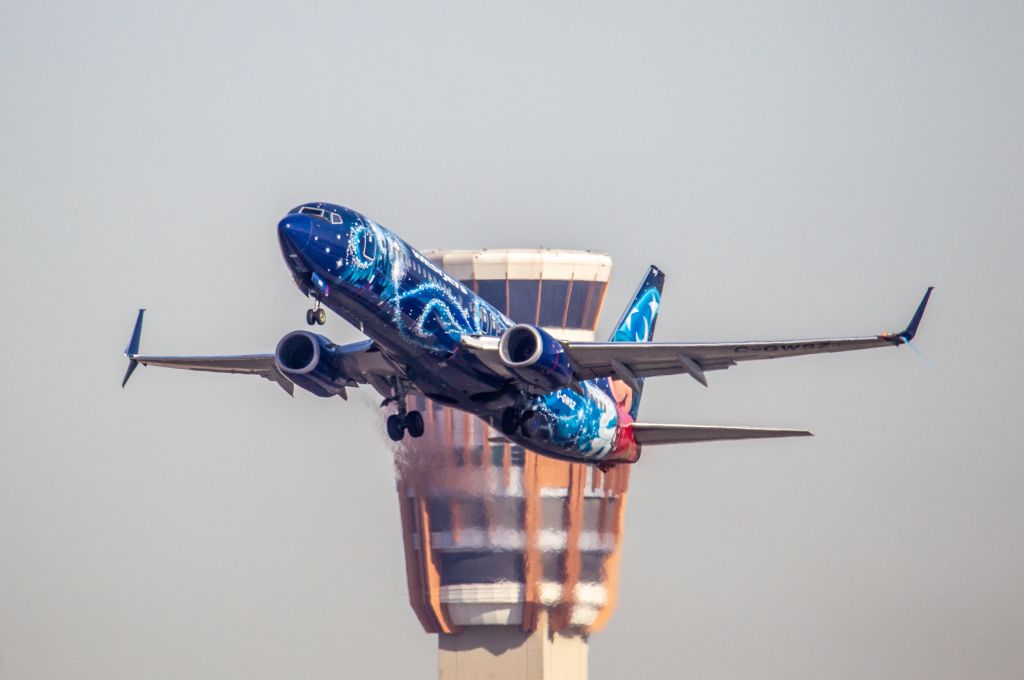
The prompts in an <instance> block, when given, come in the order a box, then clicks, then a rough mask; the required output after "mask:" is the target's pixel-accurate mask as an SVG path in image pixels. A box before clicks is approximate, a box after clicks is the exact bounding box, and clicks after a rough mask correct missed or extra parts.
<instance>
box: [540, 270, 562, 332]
mask: <svg viewBox="0 0 1024 680" xmlns="http://www.w3.org/2000/svg"><path fill="white" fill-rule="evenodd" d="M568 294H569V282H568V281H558V280H553V279H545V280H544V281H543V282H542V283H541V289H540V325H541V326H554V327H557V328H560V327H562V325H563V324H564V323H565V319H564V317H565V316H566V304H565V303H566V301H567V300H566V298H567V296H568Z"/></svg>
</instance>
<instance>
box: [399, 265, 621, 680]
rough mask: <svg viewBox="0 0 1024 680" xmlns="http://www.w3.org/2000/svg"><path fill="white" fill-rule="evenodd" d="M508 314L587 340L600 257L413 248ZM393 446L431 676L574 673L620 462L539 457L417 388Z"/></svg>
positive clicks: (595, 616)
mask: <svg viewBox="0 0 1024 680" xmlns="http://www.w3.org/2000/svg"><path fill="white" fill-rule="evenodd" d="M424 254H425V255H426V256H427V257H429V258H430V259H431V260H432V261H433V262H435V263H436V264H438V265H440V266H441V267H443V268H444V269H445V270H446V271H448V273H450V274H451V275H452V276H453V277H454V278H457V279H459V280H460V281H462V282H463V283H464V284H465V285H466V286H468V287H470V288H472V289H473V290H474V291H476V292H477V293H478V294H479V295H481V296H482V297H484V298H486V299H487V301H488V302H490V303H491V304H493V305H494V306H496V307H498V308H499V309H501V310H503V311H504V312H506V314H508V316H510V317H511V318H512V319H513V320H515V321H524V322H533V323H536V324H537V325H539V326H541V327H543V328H545V329H546V330H548V331H549V332H550V333H551V334H552V335H554V336H555V337H557V338H563V339H571V340H592V339H593V338H594V330H595V328H596V327H597V322H598V319H599V317H600V313H601V307H602V304H603V303H604V295H605V289H606V287H607V284H608V277H609V275H610V273H611V259H610V258H609V257H608V256H607V255H605V254H603V253H594V252H586V251H566V250H479V251H428V252H426V253H424ZM409 400H410V404H409V407H410V408H417V409H419V410H420V411H422V413H423V415H424V420H425V421H426V433H425V435H424V436H423V437H422V438H420V439H411V438H406V439H405V440H404V441H403V442H402V443H401V444H399V445H396V447H395V465H396V470H397V484H398V502H399V509H400V511H401V518H402V535H403V539H404V542H405V563H406V573H407V577H408V587H409V602H410V604H411V605H412V608H413V611H414V612H415V613H416V616H417V617H418V618H419V620H420V623H421V624H422V625H423V628H424V630H426V631H427V632H430V633H437V636H438V673H439V676H440V677H441V678H443V679H444V680H469V679H474V680H475V679H476V678H529V679H531V680H534V679H541V678H560V679H566V680H578V679H583V678H586V677H587V651H588V647H587V645H588V636H589V633H590V632H591V631H595V630H599V629H600V628H601V627H602V626H603V625H604V624H605V623H606V622H607V621H608V618H609V617H610V616H611V613H612V609H613V608H614V605H615V594H616V588H617V581H618V571H619V555H620V550H621V545H622V518H623V511H624V507H625V500H626V489H627V485H628V482H629V472H630V467H629V466H628V465H623V466H619V467H616V468H614V469H612V470H610V471H609V472H608V473H607V474H602V473H601V472H600V471H599V470H597V469H596V468H594V467H592V466H588V465H583V464H576V463H565V462H561V461H557V460H553V459H551V458H546V457H543V456H539V455H537V454H535V453H533V452H532V451H529V450H524V449H523V448H522V447H520V446H518V445H515V444H511V443H509V442H508V441H507V440H505V439H503V438H502V437H501V434H500V432H497V431H496V430H494V429H492V428H490V427H488V426H487V425H486V424H485V423H483V422H482V421H480V420H479V419H477V418H474V417H472V416H470V415H468V414H465V413H462V412H459V411H455V410H453V409H450V408H446V407H444V406H443V405H441V404H438V403H434V402H431V401H429V400H427V399H426V398H424V397H409Z"/></svg>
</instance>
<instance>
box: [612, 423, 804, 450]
mask: <svg viewBox="0 0 1024 680" xmlns="http://www.w3.org/2000/svg"><path fill="white" fill-rule="evenodd" d="M630 427H631V428H632V431H633V437H634V438H635V439H636V441H637V443H638V444H641V445H646V444H652V445H653V444H688V443H693V442H712V441H724V440H730V439H770V438H775V437H812V436H814V435H813V434H812V433H811V432H808V431H807V430H788V429H779V428H762V427H726V426H721V425H663V424H658V423H633V424H632V425H630Z"/></svg>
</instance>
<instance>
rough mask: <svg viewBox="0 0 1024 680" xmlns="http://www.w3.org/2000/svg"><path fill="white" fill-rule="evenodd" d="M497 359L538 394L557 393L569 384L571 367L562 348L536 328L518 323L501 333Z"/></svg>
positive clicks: (556, 341) (567, 356) (558, 343)
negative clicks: (538, 392)
mask: <svg viewBox="0 0 1024 680" xmlns="http://www.w3.org/2000/svg"><path fill="white" fill-rule="evenodd" d="M498 355H499V356H500V357H501V360H502V361H503V362H504V363H505V365H506V366H508V367H509V369H510V370H511V371H512V372H513V373H514V374H515V375H516V376H517V377H519V378H521V379H523V380H525V381H526V382H528V383H530V384H531V385H533V386H534V387H535V388H537V390H538V391H540V392H552V391H554V390H560V389H562V388H563V387H568V386H569V383H570V382H572V364H571V363H570V362H569V355H568V354H566V352H565V348H564V347H562V344H561V343H560V342H558V340H555V339H554V338H553V337H551V336H550V335H548V334H547V333H545V332H544V331H542V330H541V329H539V328H537V327H536V326H531V325H530V324H525V323H520V324H516V325H515V326H512V328H509V329H508V330H507V331H505V332H504V333H503V334H502V336H501V340H500V341H499V343H498Z"/></svg>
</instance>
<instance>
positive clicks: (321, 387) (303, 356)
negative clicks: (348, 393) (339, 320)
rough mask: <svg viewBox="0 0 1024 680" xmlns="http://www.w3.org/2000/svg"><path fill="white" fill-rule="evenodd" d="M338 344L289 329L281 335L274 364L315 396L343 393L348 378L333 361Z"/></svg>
mask: <svg viewBox="0 0 1024 680" xmlns="http://www.w3.org/2000/svg"><path fill="white" fill-rule="evenodd" d="M337 354H338V346H337V345H335V344H334V343H333V342H331V341H330V340H328V339H327V338H325V337H324V336H322V335H317V334H316V333H310V332H309V331H293V332H291V333H289V334H288V335H286V336H284V337H283V338H281V341H280V342H278V343H277V349H276V350H274V363H276V364H277V369H278V370H279V371H281V373H283V374H284V375H285V377H287V378H288V379H289V380H291V381H292V382H293V383H295V384H296V385H298V386H299V387H301V388H302V389H304V390H307V391H309V392H312V393H313V394H315V395H317V396H318V397H333V396H337V395H339V394H344V392H345V385H346V383H348V378H347V377H346V376H345V375H344V374H343V373H342V372H341V370H340V366H339V362H338V361H337Z"/></svg>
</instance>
